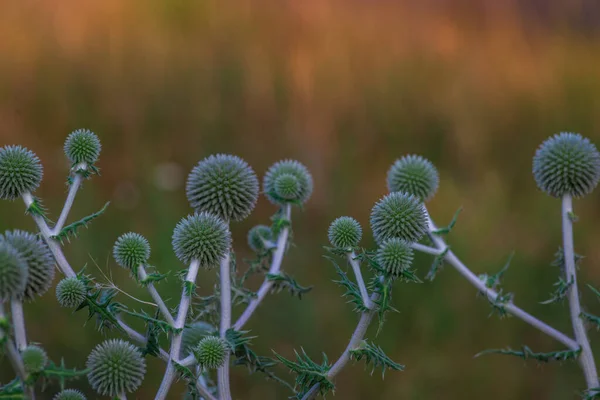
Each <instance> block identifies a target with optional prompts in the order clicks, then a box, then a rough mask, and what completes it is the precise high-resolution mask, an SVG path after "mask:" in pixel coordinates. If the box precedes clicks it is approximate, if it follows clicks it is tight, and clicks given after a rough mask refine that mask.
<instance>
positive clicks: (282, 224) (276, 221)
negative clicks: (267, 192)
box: [271, 210, 292, 237]
mask: <svg viewBox="0 0 600 400" xmlns="http://www.w3.org/2000/svg"><path fill="white" fill-rule="evenodd" d="M271 221H272V224H271V231H272V232H273V236H274V237H278V236H279V234H280V233H281V231H282V230H283V228H286V227H288V228H289V227H291V226H292V221H290V220H289V219H288V218H287V217H286V216H285V214H284V213H283V210H279V211H278V212H277V213H275V214H274V215H273V216H272V217H271Z"/></svg>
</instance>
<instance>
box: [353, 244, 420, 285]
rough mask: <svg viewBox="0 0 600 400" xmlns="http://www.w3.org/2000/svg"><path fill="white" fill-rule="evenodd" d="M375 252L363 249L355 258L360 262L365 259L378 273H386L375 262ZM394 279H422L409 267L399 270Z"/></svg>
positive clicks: (405, 280) (412, 281)
mask: <svg viewBox="0 0 600 400" xmlns="http://www.w3.org/2000/svg"><path fill="white" fill-rule="evenodd" d="M375 254H376V253H375V252H372V251H363V252H362V253H360V254H358V255H357V256H356V258H355V259H356V260H359V261H361V262H363V261H366V262H367V265H368V266H369V267H370V268H371V270H373V271H375V272H376V273H377V274H378V275H382V276H385V275H388V274H387V272H386V270H385V269H384V268H382V267H381V266H380V265H379V263H378V262H377V258H376V255H375ZM395 279H396V280H399V281H400V282H407V283H423V281H422V280H421V279H419V277H418V276H417V275H416V274H415V272H414V271H413V270H412V269H411V268H404V269H402V270H400V271H399V275H398V276H397V277H396V278H395Z"/></svg>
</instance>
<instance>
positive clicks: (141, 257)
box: [113, 232, 150, 270]
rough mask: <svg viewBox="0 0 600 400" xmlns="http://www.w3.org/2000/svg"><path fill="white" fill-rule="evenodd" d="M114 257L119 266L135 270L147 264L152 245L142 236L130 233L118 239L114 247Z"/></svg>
mask: <svg viewBox="0 0 600 400" xmlns="http://www.w3.org/2000/svg"><path fill="white" fill-rule="evenodd" d="M113 257H114V258H115V261H116V262H117V264H119V265H120V266H121V267H123V268H127V269H129V270H135V269H136V268H137V267H138V266H139V265H140V264H146V263H147V262H148V259H149V258H150V243H148V240H147V239H146V238H145V237H143V236H142V235H140V234H137V233H133V232H129V233H125V234H123V235H121V236H119V238H118V239H117V241H116V242H115V246H114V247H113Z"/></svg>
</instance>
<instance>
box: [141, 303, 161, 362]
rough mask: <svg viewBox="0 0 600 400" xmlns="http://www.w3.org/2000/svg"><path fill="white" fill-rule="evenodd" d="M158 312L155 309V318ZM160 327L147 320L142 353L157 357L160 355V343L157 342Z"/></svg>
mask: <svg viewBox="0 0 600 400" xmlns="http://www.w3.org/2000/svg"><path fill="white" fill-rule="evenodd" d="M159 314H160V312H159V311H158V310H156V314H155V317H154V318H155V319H156V318H158V316H159ZM160 332H161V328H160V327H159V326H157V325H156V324H155V323H154V322H152V321H149V322H148V327H147V328H146V345H145V346H144V348H142V355H150V356H153V357H158V356H159V355H160V344H159V342H158V339H159V336H160Z"/></svg>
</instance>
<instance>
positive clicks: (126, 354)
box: [86, 339, 146, 396]
mask: <svg viewBox="0 0 600 400" xmlns="http://www.w3.org/2000/svg"><path fill="white" fill-rule="evenodd" d="M86 366H87V368H88V370H89V372H88V375H87V377H88V381H89V383H90V385H91V386H92V388H93V389H94V390H95V391H96V392H97V393H98V394H100V395H103V396H119V395H120V394H122V393H126V392H129V393H130V392H133V391H135V390H137V388H139V387H140V385H141V384H142V380H143V379H144V375H145V373H146V361H145V360H144V358H143V357H142V354H141V353H140V351H139V350H138V348H137V347H135V346H134V345H132V344H131V343H129V342H126V341H124V340H120V339H111V340H106V341H104V342H102V343H101V344H99V345H98V346H96V348H95V349H94V350H93V351H92V353H91V354H90V355H89V357H88V359H87V364H86Z"/></svg>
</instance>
